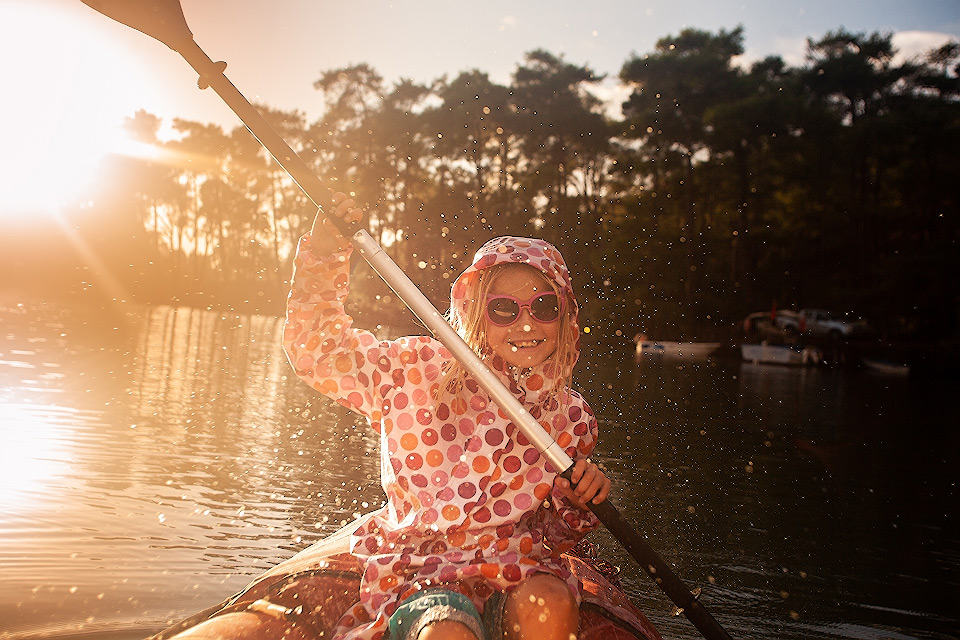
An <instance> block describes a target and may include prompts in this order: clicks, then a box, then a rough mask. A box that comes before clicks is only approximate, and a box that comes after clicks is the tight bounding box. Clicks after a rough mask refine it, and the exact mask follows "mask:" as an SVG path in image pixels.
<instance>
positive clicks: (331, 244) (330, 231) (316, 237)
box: [310, 191, 363, 255]
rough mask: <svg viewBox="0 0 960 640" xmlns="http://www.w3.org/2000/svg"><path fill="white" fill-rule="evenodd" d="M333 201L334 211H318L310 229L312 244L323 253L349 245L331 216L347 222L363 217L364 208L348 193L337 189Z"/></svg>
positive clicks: (318, 251) (334, 251)
mask: <svg viewBox="0 0 960 640" xmlns="http://www.w3.org/2000/svg"><path fill="white" fill-rule="evenodd" d="M332 202H333V208H332V209H333V211H332V213H328V212H323V213H317V217H316V218H315V219H314V221H313V228H312V229H310V245H311V246H312V247H313V250H314V251H316V252H317V253H319V254H321V255H327V254H331V253H336V252H337V251H343V250H344V249H346V248H347V247H348V246H349V243H348V242H347V240H346V239H345V238H344V237H343V235H342V234H341V233H340V230H339V229H338V228H337V225H335V224H334V223H333V222H332V221H331V220H330V217H331V216H336V217H338V218H341V219H343V220H346V221H347V222H360V221H361V220H362V219H363V210H362V209H361V208H360V207H358V206H357V203H356V201H355V200H354V199H353V198H351V197H350V196H348V195H347V194H345V193H341V192H339V191H337V192H336V193H334V194H333V198H332Z"/></svg>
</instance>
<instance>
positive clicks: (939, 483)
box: [0, 305, 960, 639]
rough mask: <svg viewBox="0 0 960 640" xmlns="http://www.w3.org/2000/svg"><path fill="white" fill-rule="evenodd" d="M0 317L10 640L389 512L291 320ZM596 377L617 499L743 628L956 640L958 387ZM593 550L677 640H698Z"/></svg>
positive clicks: (196, 595)
mask: <svg viewBox="0 0 960 640" xmlns="http://www.w3.org/2000/svg"><path fill="white" fill-rule="evenodd" d="M0 326H2V327H3V330H2V332H0V429H2V435H3V441H4V446H3V447H0V456H2V467H0V483H2V484H0V575H2V580H0V638H21V637H25V636H28V635H30V634H35V635H38V636H42V637H49V636H56V635H63V634H66V633H77V632H83V631H97V632H104V631H108V630H110V629H124V630H130V629H133V630H134V631H137V630H139V631H141V632H144V633H145V632H148V631H153V630H156V629H157V628H159V627H162V626H164V625H165V624H166V623H167V622H168V621H171V620H174V619H178V618H180V617H182V616H184V615H186V614H189V613H192V612H194V611H197V610H200V609H203V608H206V607H207V606H209V605H210V604H212V603H214V602H217V601H219V600H220V599H222V598H223V597H225V596H226V595H228V594H229V593H231V592H232V591H233V590H235V589H237V588H239V587H241V586H242V585H243V584H245V583H246V582H247V581H248V580H249V579H250V578H251V577H252V576H254V575H256V574H257V573H259V572H260V571H262V570H263V569H265V568H266V567H268V566H270V565H272V564H273V563H275V562H277V561H278V560H280V559H283V558H286V557H288V556H289V555H291V554H292V553H294V552H295V551H296V550H298V549H300V548H302V547H304V546H306V545H307V544H309V543H310V542H312V541H313V540H316V539H318V538H319V537H321V536H323V535H324V534H325V533H327V532H329V531H331V530H333V529H334V528H336V527H338V526H339V525H340V524H341V523H342V522H345V521H347V520H349V519H350V518H352V517H353V516H354V514H356V513H360V512H364V511H367V510H369V509H372V508H373V507H375V506H377V505H378V504H379V503H380V500H381V492H380V490H379V487H378V486H377V464H376V444H377V443H376V439H375V438H373V437H371V436H370V435H369V434H368V433H367V432H366V430H365V428H364V427H362V426H359V425H358V421H357V420H356V419H355V418H354V417H353V416H352V415H350V414H348V413H346V412H345V411H344V410H343V409H341V408H339V407H337V406H336V405H332V404H331V403H328V402H326V401H324V400H322V399H320V398H318V397H317V395H316V394H315V393H314V392H313V391H312V390H310V389H309V388H308V387H307V386H306V385H303V384H302V383H300V382H299V381H297V380H295V379H293V376H292V375H291V374H290V371H289V366H288V365H287V363H286V360H285V358H284V356H283V354H282V352H281V351H280V349H279V343H280V340H279V332H280V320H279V319H277V318H268V317H256V316H238V315H233V314H222V313H216V312H210V311H201V310H190V309H175V308H170V307H160V308H142V307H132V306H128V305H121V306H120V308H112V309H61V308H52V307H48V306H44V305H33V306H30V305H23V306H16V305H11V306H6V307H4V306H2V305H0ZM580 381H581V382H582V384H583V385H584V386H585V389H584V390H585V392H586V394H587V396H588V397H589V398H590V401H591V404H592V405H593V406H594V408H595V409H596V410H597V412H598V417H599V420H600V423H601V428H602V430H603V433H602V437H601V447H600V448H599V450H598V451H597V455H596V459H598V460H599V461H601V462H602V463H603V464H604V465H605V466H606V467H607V469H608V471H609V472H610V475H611V477H612V479H613V481H614V483H615V496H616V498H615V501H616V503H617V504H618V506H619V507H620V509H621V510H622V511H623V512H624V513H625V515H626V516H627V517H628V519H630V520H632V521H633V522H636V523H637V524H638V526H639V528H640V530H641V531H643V532H644V533H645V534H646V535H647V537H648V538H649V540H650V543H651V546H653V548H654V549H656V550H657V551H658V552H659V553H660V554H661V555H662V556H663V557H664V558H665V559H666V560H667V561H668V562H670V563H672V564H673V565H674V566H675V567H676V569H677V573H678V574H679V575H680V576H681V577H682V578H683V579H684V580H685V581H686V582H688V584H690V586H702V587H704V596H703V599H704V601H705V602H706V603H707V604H708V606H709V607H710V609H711V611H712V612H713V613H714V615H715V616H716V617H717V618H718V619H720V620H721V621H722V622H723V624H724V626H725V627H726V628H727V629H728V630H730V632H731V633H732V635H733V636H734V637H736V638H773V637H777V638H797V639H799V638H890V637H923V638H946V637H952V636H953V631H954V629H955V627H956V622H957V620H956V614H955V612H956V611H957V610H960V607H958V606H957V605H958V604H960V598H958V595H957V594H958V592H960V589H958V585H957V575H958V572H957V568H958V567H960V543H958V540H960V535H958V532H957V525H956V522H957V521H956V518H954V517H953V516H954V515H955V514H954V509H955V507H954V505H955V504H957V495H956V487H957V484H956V482H957V479H958V478H957V472H956V469H955V467H956V464H955V463H956V452H957V435H956V433H955V432H956V430H955V429H951V428H947V425H952V424H955V418H953V416H952V413H953V412H952V405H951V402H950V399H951V398H953V397H955V395H956V391H957V385H956V384H955V383H949V382H937V381H926V382H924V383H923V384H917V383H915V382H914V381H912V380H909V379H884V378H879V377H874V376H868V375H863V374H847V373H839V372H834V371H826V370H814V369H809V370H804V369H789V368H779V367H767V366H762V365H749V364H744V365H741V364H740V363H738V362H723V361H720V362H713V363H708V364H704V365H697V366H676V365H668V366H656V367H644V368H640V367H637V366H636V365H634V363H633V361H632V358H629V357H628V358H624V359H623V364H622V365H621V366H620V367H616V366H611V359H610V357H609V355H607V354H606V353H605V352H604V355H603V356H597V357H594V358H591V357H590V356H589V354H585V356H584V358H583V369H582V370H581V376H580ZM596 539H597V540H598V541H599V543H600V545H601V547H602V548H603V550H604V551H605V552H606V554H607V555H608V556H609V557H611V558H613V559H614V560H615V561H616V562H617V563H618V564H620V565H621V566H623V567H624V574H623V578H624V582H625V584H626V585H627V587H628V589H629V590H630V591H631V593H632V594H633V595H634V596H635V598H636V599H637V601H638V602H639V604H640V605H641V607H642V608H643V609H644V610H645V611H647V612H648V614H649V615H650V617H651V619H653V620H654V621H655V623H656V624H657V626H658V627H659V628H660V629H661V632H662V633H663V634H664V636H665V637H672V638H689V639H692V638H696V637H698V636H697V634H696V631H695V630H693V628H692V626H691V625H690V624H689V623H688V622H687V621H686V620H685V619H684V618H672V617H671V616H670V613H671V610H672V606H671V605H670V603H669V602H668V601H667V599H666V598H665V597H664V596H663V595H662V594H661V593H660V592H659V590H658V589H657V588H656V587H655V586H654V585H653V584H652V583H651V582H650V581H649V579H648V578H647V577H646V575H645V574H643V573H642V572H639V571H637V570H636V569H635V568H634V567H633V564H632V560H629V559H627V558H625V557H623V556H622V554H621V553H620V552H619V550H618V547H617V545H616V544H615V543H614V542H612V541H611V540H610V539H609V538H608V537H606V536H605V534H603V533H600V534H598V535H597V536H596ZM4 634H6V635H4ZM134 635H136V634H134Z"/></svg>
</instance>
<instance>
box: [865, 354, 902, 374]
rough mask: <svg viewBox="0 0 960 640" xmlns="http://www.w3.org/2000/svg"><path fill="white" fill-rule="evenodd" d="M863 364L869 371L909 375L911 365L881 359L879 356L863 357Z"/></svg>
mask: <svg viewBox="0 0 960 640" xmlns="http://www.w3.org/2000/svg"><path fill="white" fill-rule="evenodd" d="M863 366H864V367H865V368H866V369H867V370H868V371H873V372H874V373H882V374H883V375H886V376H909V375H910V365H908V364H902V363H897V362H890V361H889V360H880V359H878V358H863Z"/></svg>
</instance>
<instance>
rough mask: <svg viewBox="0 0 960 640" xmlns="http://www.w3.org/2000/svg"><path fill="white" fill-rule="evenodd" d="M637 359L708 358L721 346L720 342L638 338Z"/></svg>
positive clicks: (699, 359)
mask: <svg viewBox="0 0 960 640" xmlns="http://www.w3.org/2000/svg"><path fill="white" fill-rule="evenodd" d="M636 343H637V353H636V357H637V359H641V358H651V357H653V358H664V359H667V360H698V361H703V360H708V359H709V358H710V356H711V355H713V353H714V352H715V351H716V350H717V349H719V348H720V343H719V342H666V341H663V340H646V339H644V338H641V337H639V336H638V337H637V338H636Z"/></svg>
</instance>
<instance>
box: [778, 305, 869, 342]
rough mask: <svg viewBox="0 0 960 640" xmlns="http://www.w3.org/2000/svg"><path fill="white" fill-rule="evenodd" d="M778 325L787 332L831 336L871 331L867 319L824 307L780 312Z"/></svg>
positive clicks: (836, 336) (854, 334) (850, 335)
mask: <svg viewBox="0 0 960 640" xmlns="http://www.w3.org/2000/svg"><path fill="white" fill-rule="evenodd" d="M776 322H777V325H778V326H779V327H780V328H781V329H783V330H784V331H785V332H787V333H795V334H797V335H799V334H806V335H810V336H827V337H830V338H850V337H853V336H859V335H863V334H865V333H867V331H869V326H868V325H867V323H866V321H864V320H861V319H860V318H856V317H854V316H851V315H849V314H837V313H832V312H830V311H825V310H823V309H801V310H800V312H799V313H796V314H792V313H791V314H778V315H777V319H776Z"/></svg>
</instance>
